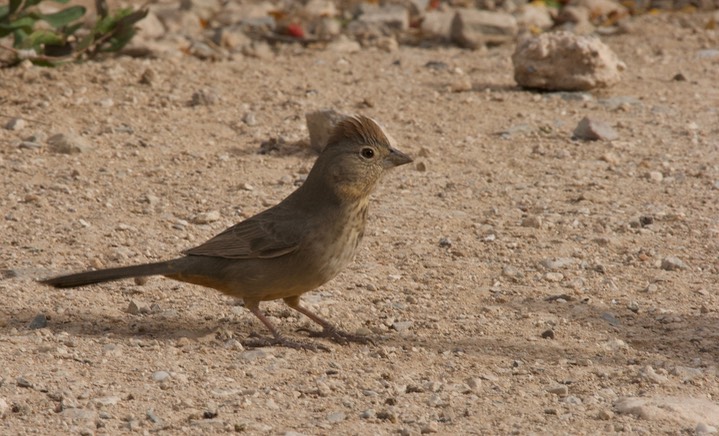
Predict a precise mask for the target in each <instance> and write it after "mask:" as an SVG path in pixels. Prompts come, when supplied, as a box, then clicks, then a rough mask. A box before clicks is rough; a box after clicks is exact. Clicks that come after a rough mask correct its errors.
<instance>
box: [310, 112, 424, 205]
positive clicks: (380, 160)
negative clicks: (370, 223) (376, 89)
mask: <svg viewBox="0 0 719 436" xmlns="http://www.w3.org/2000/svg"><path fill="white" fill-rule="evenodd" d="M410 162H412V159H411V158H410V157H409V156H407V155H406V154H404V153H402V152H401V151H399V150H396V149H394V148H392V146H391V145H390V141H389V139H387V136H386V135H385V134H384V132H383V131H382V128H381V127H380V126H378V125H377V123H376V122H374V121H373V120H372V119H371V118H368V117H365V116H362V115H358V116H354V117H348V118H345V119H343V120H342V121H340V122H339V123H337V125H336V126H335V128H334V130H333V131H332V134H331V135H330V139H329V140H328V142H327V146H326V147H325V149H324V150H323V151H322V154H321V155H320V157H319V158H317V162H316V163H315V166H314V167H313V168H312V171H311V172H310V174H309V175H308V178H307V180H308V181H310V179H311V178H315V177H316V178H320V177H321V178H322V180H323V181H324V182H325V183H329V184H330V185H331V186H332V188H333V189H334V191H335V193H336V194H337V195H338V196H339V197H341V198H342V199H345V200H352V199H359V198H362V197H366V196H368V195H369V194H370V193H371V192H372V190H374V188H375V186H376V185H377V182H379V180H380V179H381V178H382V175H383V174H384V173H385V172H386V171H387V170H389V169H390V168H394V167H396V166H399V165H404V164H407V163H410ZM313 173H314V174H313Z"/></svg>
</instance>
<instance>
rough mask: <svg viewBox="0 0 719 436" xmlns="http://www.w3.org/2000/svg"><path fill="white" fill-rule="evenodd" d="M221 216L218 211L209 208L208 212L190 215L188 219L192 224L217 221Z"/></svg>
mask: <svg viewBox="0 0 719 436" xmlns="http://www.w3.org/2000/svg"><path fill="white" fill-rule="evenodd" d="M220 218H221V215H220V211H218V210H211V211H209V212H201V213H198V214H197V215H195V216H194V217H192V219H191V220H190V221H191V222H192V223H193V224H209V223H213V222H215V221H218V220H219V219H220Z"/></svg>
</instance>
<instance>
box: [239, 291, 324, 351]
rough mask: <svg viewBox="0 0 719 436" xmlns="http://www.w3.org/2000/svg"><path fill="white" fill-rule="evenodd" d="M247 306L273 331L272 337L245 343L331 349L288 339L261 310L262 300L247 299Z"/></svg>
mask: <svg viewBox="0 0 719 436" xmlns="http://www.w3.org/2000/svg"><path fill="white" fill-rule="evenodd" d="M245 307H246V308H247V309H248V310H249V311H250V312H251V313H252V314H253V315H255V316H256V317H257V319H259V320H260V321H262V324H264V325H265V327H267V330H269V331H270V333H272V339H269V338H260V337H257V338H253V339H251V340H247V341H245V344H246V345H248V346H251V347H266V346H273V345H279V346H281V347H287V348H295V349H298V350H310V351H317V350H322V351H329V349H327V347H323V346H321V345H319V346H318V345H314V344H305V343H302V342H295V341H292V340H290V339H287V338H286V337H284V336H283V335H282V334H281V333H280V332H279V330H277V328H275V326H274V325H272V323H271V322H270V320H269V319H267V317H266V316H265V315H264V314H263V313H262V312H261V311H260V302H259V301H248V300H245Z"/></svg>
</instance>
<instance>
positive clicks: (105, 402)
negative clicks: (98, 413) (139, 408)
mask: <svg viewBox="0 0 719 436" xmlns="http://www.w3.org/2000/svg"><path fill="white" fill-rule="evenodd" d="M120 400H121V398H120V397H116V396H110V397H100V398H95V400H94V402H95V404H96V405H98V406H114V405H116V404H117V403H119V402H120Z"/></svg>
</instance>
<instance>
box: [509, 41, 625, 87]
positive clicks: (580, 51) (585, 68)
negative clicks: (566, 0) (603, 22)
mask: <svg viewBox="0 0 719 436" xmlns="http://www.w3.org/2000/svg"><path fill="white" fill-rule="evenodd" d="M512 62H513V63H514V80H516V82H517V83H518V84H519V85H520V86H522V87H525V88H537V89H545V90H551V91H586V90H589V89H593V88H603V87H608V86H611V85H613V84H615V83H617V82H619V80H620V74H619V73H620V71H623V70H624V69H625V68H626V66H625V65H624V63H623V62H622V61H620V60H619V58H617V56H616V55H615V54H614V52H613V51H612V50H611V49H610V48H609V47H607V46H606V45H605V44H604V43H603V42H602V41H600V40H599V38H597V37H594V36H577V35H575V34H573V33H570V32H553V33H544V34H542V35H539V36H537V37H532V38H528V39H525V40H524V41H522V42H520V43H519V44H518V45H517V49H516V50H515V52H514V54H513V55H512Z"/></svg>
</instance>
